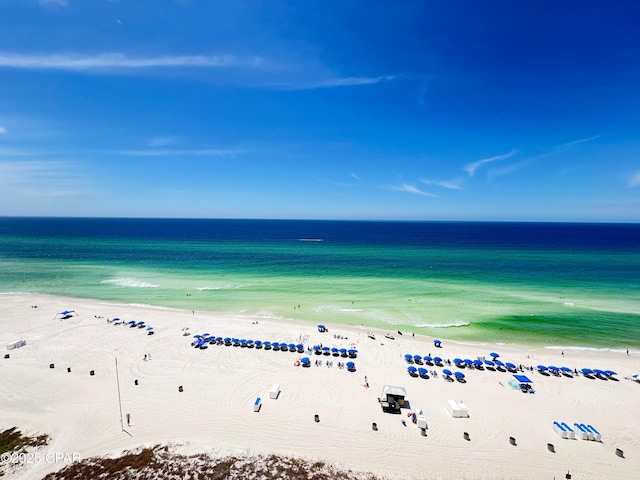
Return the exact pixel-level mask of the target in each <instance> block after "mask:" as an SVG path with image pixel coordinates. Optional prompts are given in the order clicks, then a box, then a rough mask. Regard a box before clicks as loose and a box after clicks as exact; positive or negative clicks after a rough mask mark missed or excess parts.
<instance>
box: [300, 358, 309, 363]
mask: <svg viewBox="0 0 640 480" xmlns="http://www.w3.org/2000/svg"><path fill="white" fill-rule="evenodd" d="M300 361H301V362H302V363H311V360H309V357H302V358H301V359H300Z"/></svg>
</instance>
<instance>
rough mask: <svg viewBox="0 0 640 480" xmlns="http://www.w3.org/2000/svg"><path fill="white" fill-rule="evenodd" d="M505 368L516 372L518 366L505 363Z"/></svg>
mask: <svg viewBox="0 0 640 480" xmlns="http://www.w3.org/2000/svg"><path fill="white" fill-rule="evenodd" d="M504 366H505V367H507V368H508V369H509V370H515V369H516V366H515V365H514V364H513V363H511V362H507V363H505V364H504Z"/></svg>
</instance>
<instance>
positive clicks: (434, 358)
mask: <svg viewBox="0 0 640 480" xmlns="http://www.w3.org/2000/svg"><path fill="white" fill-rule="evenodd" d="M433 361H434V362H435V363H442V359H441V358H440V357H433Z"/></svg>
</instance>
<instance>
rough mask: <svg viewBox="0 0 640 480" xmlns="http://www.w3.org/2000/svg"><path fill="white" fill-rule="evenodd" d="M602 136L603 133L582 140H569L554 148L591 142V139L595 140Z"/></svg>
mask: <svg viewBox="0 0 640 480" xmlns="http://www.w3.org/2000/svg"><path fill="white" fill-rule="evenodd" d="M600 137H601V135H594V136H593V137H588V138H581V139H580V140H574V141H572V142H567V143H563V144H561V145H556V146H555V147H553V148H554V149H559V148H566V147H571V146H573V145H578V144H580V143H585V142H590V141H591V140H595V139H597V138H600Z"/></svg>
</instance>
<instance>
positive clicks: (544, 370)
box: [536, 365, 549, 372]
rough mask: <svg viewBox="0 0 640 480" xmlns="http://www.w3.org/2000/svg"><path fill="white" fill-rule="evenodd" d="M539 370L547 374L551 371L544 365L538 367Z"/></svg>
mask: <svg viewBox="0 0 640 480" xmlns="http://www.w3.org/2000/svg"><path fill="white" fill-rule="evenodd" d="M536 368H537V369H538V370H540V371H541V372H546V371H547V370H549V369H548V368H547V367H545V366H544V365H538V366H537V367H536Z"/></svg>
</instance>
